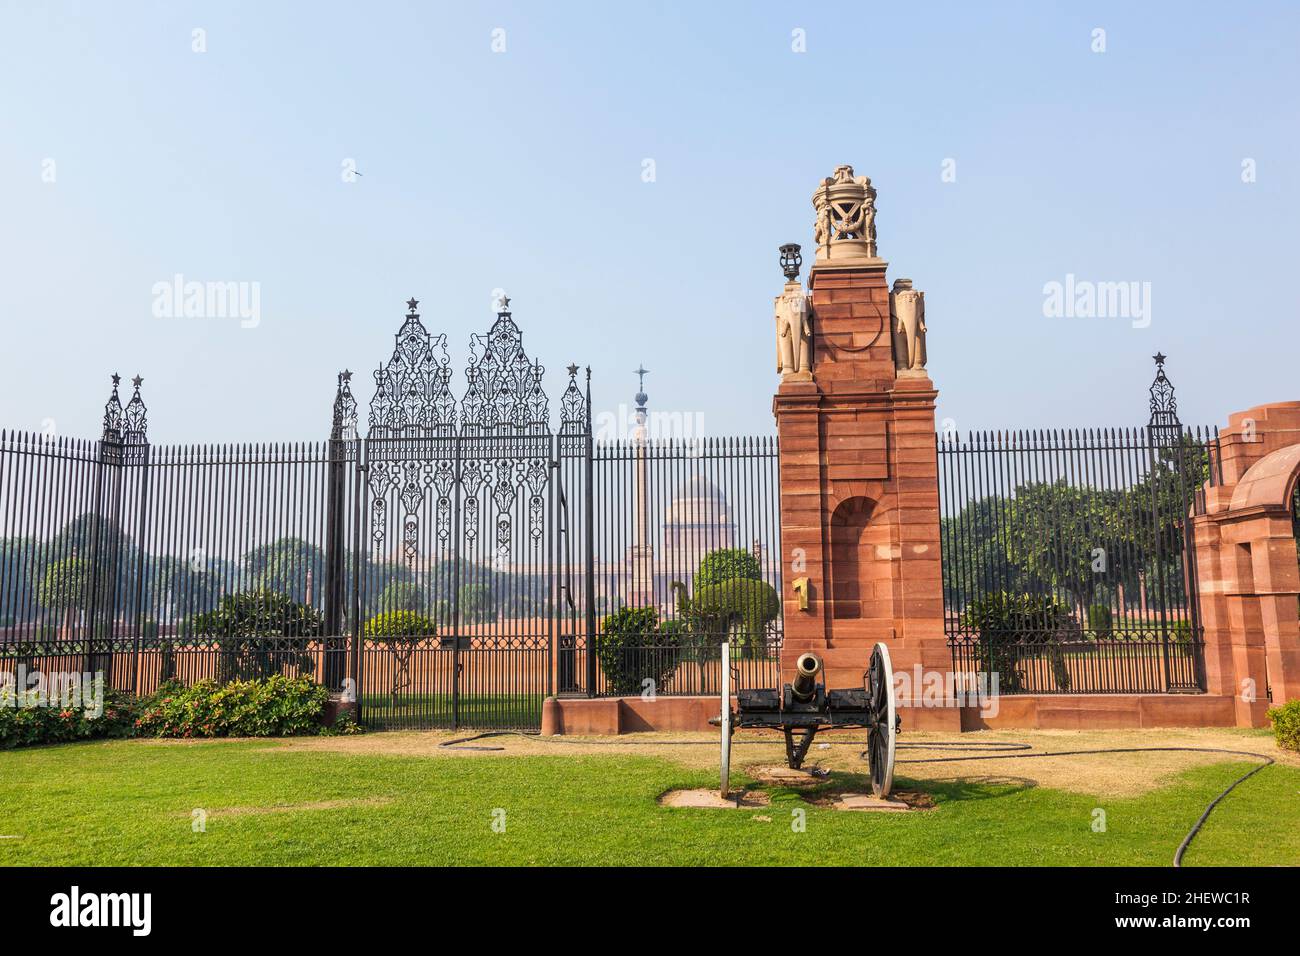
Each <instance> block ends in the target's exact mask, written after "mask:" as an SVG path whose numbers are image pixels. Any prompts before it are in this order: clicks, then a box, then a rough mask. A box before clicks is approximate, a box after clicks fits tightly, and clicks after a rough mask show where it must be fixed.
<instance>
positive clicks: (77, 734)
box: [0, 690, 142, 750]
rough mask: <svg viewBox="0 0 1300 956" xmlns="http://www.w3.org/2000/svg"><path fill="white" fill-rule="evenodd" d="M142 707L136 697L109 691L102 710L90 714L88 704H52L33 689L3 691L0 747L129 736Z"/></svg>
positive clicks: (0, 701)
mask: <svg viewBox="0 0 1300 956" xmlns="http://www.w3.org/2000/svg"><path fill="white" fill-rule="evenodd" d="M141 706H142V705H141V702H140V701H139V700H137V699H136V698H134V697H130V696H128V695H126V694H123V693H121V692H119V691H111V690H110V691H105V692H104V709H103V712H102V713H101V714H99V716H91V714H90V713H88V712H87V708H86V707H85V706H63V705H60V704H57V703H56V704H53V705H50V704H47V703H45V702H43V701H39V700H37V698H36V696H35V695H34V694H33V693H31V692H18V693H15V692H14V691H12V690H6V692H5V693H3V694H0V750H9V749H12V748H14V747H33V746H37V745H39V744H56V743H64V742H67V741H70V740H96V739H102V738H110V737H130V736H131V735H132V733H134V731H135V722H136V719H137V717H138V716H139V713H140V709H141ZM92 713H93V712H92Z"/></svg>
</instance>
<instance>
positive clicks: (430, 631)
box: [365, 610, 438, 710]
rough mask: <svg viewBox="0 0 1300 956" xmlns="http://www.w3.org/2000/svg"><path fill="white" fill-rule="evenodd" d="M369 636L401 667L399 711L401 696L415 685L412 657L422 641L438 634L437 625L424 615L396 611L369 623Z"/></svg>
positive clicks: (396, 686) (396, 688)
mask: <svg viewBox="0 0 1300 956" xmlns="http://www.w3.org/2000/svg"><path fill="white" fill-rule="evenodd" d="M365 632H366V637H368V638H370V639H372V640H374V641H375V642H377V643H379V644H383V645H384V646H385V647H387V648H388V651H389V653H390V654H392V655H393V661H394V663H396V664H397V670H396V673H394V675H393V684H392V688H391V691H392V700H393V709H394V710H396V709H397V695H398V694H399V693H400V692H402V691H404V690H406V689H408V688H409V687H410V686H411V675H410V670H409V668H410V662H411V655H412V654H413V653H415V649H416V648H417V647H418V646H419V643H420V641H422V640H424V639H425V638H427V637H430V636H432V635H434V634H436V633H437V632H438V627H437V625H436V624H435V623H434V622H433V621H431V620H429V619H428V618H427V617H425V616H424V615H422V614H417V613H416V612H415V611H411V610H394V611H388V612H387V613H383V614H376V615H375V616H374V617H372V618H371V619H370V620H368V621H366V628H365Z"/></svg>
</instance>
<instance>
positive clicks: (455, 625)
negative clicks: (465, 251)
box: [0, 300, 781, 728]
mask: <svg viewBox="0 0 1300 956" xmlns="http://www.w3.org/2000/svg"><path fill="white" fill-rule="evenodd" d="M416 305H417V303H415V302H414V300H412V302H410V303H408V306H409V311H408V313H407V314H406V315H405V316H404V317H403V322H402V325H401V327H400V329H399V330H398V333H397V335H396V337H395V347H394V351H393V355H392V358H391V359H390V360H389V361H388V362H386V363H385V364H384V365H382V366H381V367H380V368H379V369H378V370H377V371H376V372H375V375H374V377H375V383H376V388H375V395H374V398H373V399H372V401H371V405H370V413H369V419H368V434H367V435H366V436H365V437H361V436H360V435H359V433H358V415H357V403H356V401H355V399H354V398H353V396H352V391H351V383H350V380H351V373H347V372H345V373H341V374H340V376H339V380H338V384H337V389H336V393H335V402H334V408H333V421H332V428H331V433H330V438H329V439H328V440H327V441H321V442H297V443H275V444H242V445H183V446H177V445H151V444H150V443H149V442H148V438H147V422H146V409H145V406H144V402H143V401H142V399H141V396H140V380H139V379H136V381H135V382H134V383H133V384H134V390H133V392H132V394H131V397H130V399H129V401H128V402H126V403H125V404H123V402H122V401H121V399H120V398H119V393H118V387H119V382H118V379H117V377H116V376H114V385H113V391H112V395H111V397H110V399H109V402H108V404H107V405H106V407H105V413H104V425H103V431H102V436H101V438H100V440H98V441H79V440H75V439H68V438H59V437H47V436H43V435H35V434H27V433H10V432H3V433H0V674H6V673H8V674H14V675H24V674H26V675H31V674H35V673H55V672H57V673H67V672H80V673H85V672H90V673H92V674H93V673H102V674H103V675H104V678H105V681H106V683H107V685H108V686H109V687H113V688H119V689H123V690H127V691H132V692H136V693H140V694H147V693H151V692H152V691H154V690H156V689H157V688H158V687H160V686H162V685H163V684H164V683H166V682H169V681H180V682H182V683H192V682H194V681H197V680H202V679H213V680H218V681H226V680H230V679H234V678H248V677H262V676H267V675H269V674H288V675H298V674H303V675H308V676H311V677H312V678H313V679H315V680H317V681H319V682H321V683H323V684H325V685H326V686H328V687H329V688H331V689H332V690H336V691H338V692H341V693H343V694H345V695H351V696H353V697H355V699H356V700H357V702H358V705H359V711H360V714H361V718H362V720H363V722H365V723H367V724H369V725H371V726H375V727H440V726H484V727H520V728H533V727H537V726H538V725H539V724H540V719H541V709H542V701H543V700H544V699H545V697H546V696H548V695H551V694H557V693H558V694H571V695H584V696H590V695H609V694H624V693H633V694H643V693H647V692H648V693H654V694H694V693H709V692H714V691H715V690H716V688H717V686H718V681H719V666H720V665H719V645H720V644H721V643H722V641H723V640H730V641H731V642H732V644H733V646H734V647H736V648H737V652H736V659H737V661H738V664H737V666H738V667H739V669H740V671H741V673H742V680H744V681H745V682H746V683H752V684H755V685H759V684H762V685H769V684H771V683H773V682H774V681H775V674H776V671H777V668H778V666H779V652H780V635H781V628H780V605H779V600H778V597H777V595H779V593H780V578H781V560H780V547H779V534H780V532H779V528H780V520H779V497H778V494H777V468H776V466H777V452H776V443H775V440H774V439H772V438H766V439H736V440H727V439H723V440H717V439H701V440H698V441H697V440H667V441H661V440H649V439H647V438H646V437H645V431H644V429H643V428H641V427H640V426H639V427H638V429H637V430H635V431H634V434H633V437H632V438H631V439H629V440H622V441H620V440H613V441H602V442H599V443H596V442H594V441H593V434H592V419H591V413H590V388H589V384H588V386H587V388H585V389H584V388H583V387H582V385H581V384H580V376H579V369H578V367H577V366H571V367H570V368H569V369H568V376H567V382H566V387H565V388H564V390H563V392H562V394H561V396H560V399H559V402H558V403H557V404H558V406H559V414H558V416H557V417H558V420H559V426H558V428H555V429H554V430H553V429H552V426H551V420H552V415H551V411H552V410H551V407H550V403H549V399H548V396H547V395H546V393H545V391H544V390H543V388H542V382H543V373H544V370H543V369H542V367H541V366H540V365H538V364H537V363H535V362H533V361H532V360H530V359H529V358H528V357H527V355H526V354H525V352H524V350H523V343H522V335H521V333H520V330H519V329H518V327H517V326H516V325H515V323H514V321H513V319H512V317H511V314H510V312H509V311H504V310H503V311H502V312H500V313H499V314H498V316H497V321H496V322H495V323H494V324H493V326H492V327H491V329H490V330H489V331H488V332H487V333H486V334H484V335H481V336H474V337H473V338H472V343H471V355H470V361H469V362H468V364H467V367H466V369H465V373H464V374H465V379H466V383H467V384H466V387H465V389H464V392H463V394H462V395H461V396H460V397H455V396H453V394H452V387H451V382H452V379H453V374H452V369H451V364H450V359H449V357H448V355H447V344H446V336H445V335H433V334H432V333H430V332H429V331H428V330H427V329H425V327H424V325H423V324H422V322H421V320H420V316H419V314H418V313H417V312H416V311H415V309H416ZM589 377H590V375H589V373H588V380H589ZM638 416H639V418H638V421H639V422H640V425H642V426H643V425H644V424H645V409H644V407H641V408H639V409H638ZM24 679H25V678H24Z"/></svg>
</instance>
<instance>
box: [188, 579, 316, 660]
mask: <svg viewBox="0 0 1300 956" xmlns="http://www.w3.org/2000/svg"><path fill="white" fill-rule="evenodd" d="M190 624H191V629H192V631H193V633H195V634H196V635H199V636H202V637H209V638H212V639H213V640H215V641H216V642H217V643H218V644H219V645H220V647H221V650H222V652H223V653H222V660H221V665H222V666H221V676H222V678H224V679H238V678H244V679H247V678H255V677H266V676H268V675H271V674H277V673H280V672H281V671H284V670H291V669H294V668H310V667H311V666H312V661H311V656H310V655H309V654H308V653H307V647H308V645H309V644H310V643H311V641H312V639H313V638H316V637H320V636H321V635H322V633H323V632H324V629H325V625H324V620H323V618H322V617H321V615H320V612H319V611H317V610H316V609H315V608H313V607H312V606H311V605H309V604H299V603H298V602H296V601H294V600H293V599H292V598H290V597H289V596H288V595H286V594H279V593H277V592H274V591H241V592H240V593H238V594H227V595H226V596H225V597H223V598H222V599H221V603H220V604H218V605H217V607H216V609H215V610H212V611H205V612H203V613H201V614H196V615H194V618H193V619H192V621H191V622H190Z"/></svg>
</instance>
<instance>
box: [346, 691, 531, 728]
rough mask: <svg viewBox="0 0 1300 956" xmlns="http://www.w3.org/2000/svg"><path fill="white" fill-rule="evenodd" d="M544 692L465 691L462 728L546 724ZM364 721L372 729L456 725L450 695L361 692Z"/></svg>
mask: <svg viewBox="0 0 1300 956" xmlns="http://www.w3.org/2000/svg"><path fill="white" fill-rule="evenodd" d="M544 699H545V697H544V695H542V694H518V695H509V694H496V695H491V694H477V693H465V694H464V695H462V696H461V698H460V701H459V704H460V706H459V715H460V725H461V726H462V727H464V726H469V727H476V728H484V727H487V728H495V727H519V728H534V729H536V728H537V727H540V726H541V724H542V701H543V700H544ZM360 703H361V708H362V715H363V716H362V722H363V723H364V724H365V725H366V727H367V728H369V729H372V730H389V729H405V728H411V729H432V728H438V727H441V728H449V727H451V725H452V719H451V718H452V703H453V702H452V696H451V695H450V694H406V693H399V694H398V695H397V706H396V707H394V706H393V697H392V695H391V694H362V695H360Z"/></svg>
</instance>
